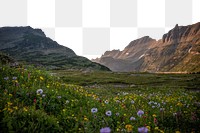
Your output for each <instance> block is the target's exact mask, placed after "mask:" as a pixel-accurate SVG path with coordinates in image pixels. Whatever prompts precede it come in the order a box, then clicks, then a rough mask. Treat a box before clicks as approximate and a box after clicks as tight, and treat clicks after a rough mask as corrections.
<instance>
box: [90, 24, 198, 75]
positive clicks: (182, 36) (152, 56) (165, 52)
mask: <svg viewBox="0 0 200 133" xmlns="http://www.w3.org/2000/svg"><path fill="white" fill-rule="evenodd" d="M107 53H109V54H107ZM112 55H115V56H112ZM198 60H200V22H198V23H196V24H193V25H188V26H178V24H177V25H176V26H175V27H174V28H173V29H171V30H170V31H169V32H168V33H166V34H164V35H163V37H162V38H161V39H159V40H157V41H156V40H155V39H152V38H150V37H149V36H145V37H142V38H139V39H136V40H133V41H131V42H130V43H129V44H128V45H127V46H126V47H125V48H124V50H122V51H117V56H116V51H106V52H105V53H104V54H103V55H102V56H101V57H100V58H98V59H93V60H92V61H94V62H98V63H100V64H102V65H105V66H107V67H108V68H110V69H111V70H112V71H120V72H124V71H125V72H130V71H142V72H144V71H147V72H196V71H200V67H199V65H200V63H199V61H198ZM121 63H124V64H123V65H122V64H121ZM112 64H115V65H112Z"/></svg>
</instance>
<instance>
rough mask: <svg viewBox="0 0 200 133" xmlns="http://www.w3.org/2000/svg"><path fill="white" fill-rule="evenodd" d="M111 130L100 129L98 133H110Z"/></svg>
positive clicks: (106, 128) (107, 128)
mask: <svg viewBox="0 0 200 133" xmlns="http://www.w3.org/2000/svg"><path fill="white" fill-rule="evenodd" d="M110 132H111V129H110V128H109V127H104V128H101V129H100V133H110Z"/></svg>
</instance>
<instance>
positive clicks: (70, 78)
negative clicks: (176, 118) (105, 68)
mask: <svg viewBox="0 0 200 133" xmlns="http://www.w3.org/2000/svg"><path fill="white" fill-rule="evenodd" d="M53 73H55V74H56V73H57V74H56V76H59V77H61V79H63V81H65V82H66V83H70V84H76V85H82V86H93V85H95V86H96V87H100V88H101V87H103V86H111V87H112V86H113V87H116V88H122V89H123V88H132V89H134V88H158V89H159V88H163V87H164V88H165V87H166V88H167V87H170V88H174V89H176V88H184V89H189V90H200V74H152V73H117V72H81V71H65V70H60V71H53Z"/></svg>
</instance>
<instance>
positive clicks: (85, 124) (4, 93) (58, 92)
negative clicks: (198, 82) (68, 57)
mask: <svg viewBox="0 0 200 133" xmlns="http://www.w3.org/2000/svg"><path fill="white" fill-rule="evenodd" d="M0 73H1V75H0V129H1V131H3V132H12V131H13V132H72V133H74V132H86V133H93V132H95V133H96V132H113V133H115V132H129V133H130V132H132V133H137V132H143V133H145V132H156V133H157V132H158V133H159V132H160V133H164V132H170V133H171V132H172V133H175V132H181V133H182V132H183V133H185V132H187V133H191V132H198V131H199V129H200V104H199V103H200V99H199V97H198V95H199V93H198V92H191V91H186V90H184V89H176V90H174V89H171V88H160V89H156V90H155V89H151V88H141V89H132V90H131V91H128V92H126V91H125V90H123V91H118V90H117V89H115V91H116V92H117V93H116V92H109V91H110V90H109V89H107V92H109V94H110V95H106V94H104V95H102V94H100V93H98V91H92V89H91V90H90V89H85V88H84V87H81V86H77V85H71V84H67V83H64V82H62V81H61V80H59V79H58V78H57V77H54V76H51V75H50V74H49V73H48V72H45V71H43V70H38V69H35V68H33V67H26V68H23V67H22V68H10V67H8V66H3V67H1V69H0ZM112 90H114V89H112Z"/></svg>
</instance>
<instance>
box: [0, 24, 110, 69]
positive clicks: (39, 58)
mask: <svg viewBox="0 0 200 133" xmlns="http://www.w3.org/2000/svg"><path fill="white" fill-rule="evenodd" d="M0 51H1V52H3V53H6V54H9V55H10V56H11V57H13V58H15V59H16V60H18V61H26V62H28V63H34V64H38V65H43V66H46V67H48V68H56V69H92V70H109V69H108V68H107V67H105V66H103V65H100V64H98V63H94V62H91V61H90V60H88V59H87V58H85V57H81V56H77V55H76V54H75V53H74V51H73V50H71V49H70V48H67V47H64V46H62V45H59V44H58V43H57V42H55V41H53V40H51V39H50V38H47V37H46V35H45V34H44V32H43V31H42V30H41V29H33V28H31V27H29V26H28V27H3V28H0Z"/></svg>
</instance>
